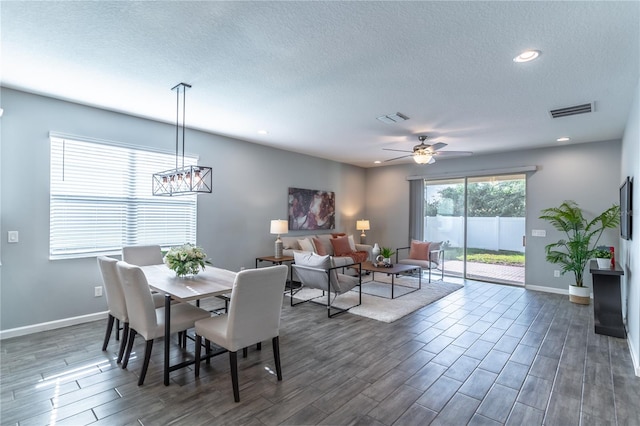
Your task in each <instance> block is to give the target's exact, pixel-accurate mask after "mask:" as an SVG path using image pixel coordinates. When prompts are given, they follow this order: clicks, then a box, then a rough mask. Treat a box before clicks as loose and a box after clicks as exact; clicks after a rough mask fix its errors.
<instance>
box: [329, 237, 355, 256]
mask: <svg viewBox="0 0 640 426" xmlns="http://www.w3.org/2000/svg"><path fill="white" fill-rule="evenodd" d="M330 241H331V245H332V246H333V255H334V256H344V255H347V254H349V253H351V252H352V250H351V246H350V245H349V238H348V237H338V238H332V239H331V240H330Z"/></svg>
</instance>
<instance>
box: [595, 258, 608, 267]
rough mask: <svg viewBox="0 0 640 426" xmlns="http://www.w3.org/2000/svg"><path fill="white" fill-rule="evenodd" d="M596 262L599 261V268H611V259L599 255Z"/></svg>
mask: <svg viewBox="0 0 640 426" xmlns="http://www.w3.org/2000/svg"><path fill="white" fill-rule="evenodd" d="M596 262H598V268H600V269H611V259H602V258H600V257H598V258H596Z"/></svg>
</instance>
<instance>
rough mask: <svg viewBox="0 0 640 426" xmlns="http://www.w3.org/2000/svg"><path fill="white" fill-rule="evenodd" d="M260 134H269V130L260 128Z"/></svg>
mask: <svg viewBox="0 0 640 426" xmlns="http://www.w3.org/2000/svg"><path fill="white" fill-rule="evenodd" d="M258 134H259V135H266V134H269V132H267V131H266V130H258Z"/></svg>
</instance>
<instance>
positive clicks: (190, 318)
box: [117, 262, 211, 386]
mask: <svg viewBox="0 0 640 426" xmlns="http://www.w3.org/2000/svg"><path fill="white" fill-rule="evenodd" d="M117 268H118V275H119V277H120V281H121V282H122V287H123V289H124V295H125V299H126V301H127V313H128V315H129V337H128V342H127V350H126V353H125V355H124V361H123V362H122V368H127V365H128V363H129V356H130V355H131V350H132V348H133V341H134V339H135V337H136V335H137V334H140V335H141V336H142V338H143V339H144V340H145V341H146V342H147V345H146V348H145V352H144V361H143V364H142V371H141V373H140V378H139V379H138V386H140V385H142V384H143V383H144V378H145V376H146V374H147V368H148V367H149V359H150V358H151V350H152V349H153V339H155V338H158V337H162V336H164V326H165V308H164V307H162V308H156V307H155V304H154V302H153V296H152V295H151V291H150V289H149V284H148V282H147V278H146V277H145V275H144V273H143V272H142V269H140V268H139V267H138V266H134V265H130V264H128V263H126V262H118V263H117ZM210 316H211V313H210V312H209V311H206V310H204V309H200V308H198V307H196V306H193V305H190V304H188V303H175V304H173V305H171V317H170V318H171V319H170V321H171V328H170V333H171V334H173V333H176V332H179V331H185V330H187V329H189V328H192V327H193V325H194V324H195V322H196V321H198V320H200V319H204V318H209V317H210Z"/></svg>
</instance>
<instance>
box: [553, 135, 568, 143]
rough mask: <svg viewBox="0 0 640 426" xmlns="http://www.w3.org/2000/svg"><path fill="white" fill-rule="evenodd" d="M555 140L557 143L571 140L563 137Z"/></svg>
mask: <svg viewBox="0 0 640 426" xmlns="http://www.w3.org/2000/svg"><path fill="white" fill-rule="evenodd" d="M556 140H557V141H558V142H567V141H570V140H571V139H569V138H568V137H566V136H564V137H562V138H558V139H556Z"/></svg>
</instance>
